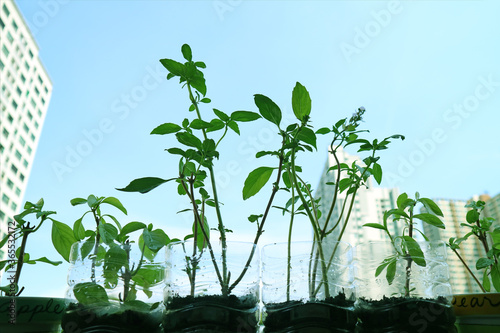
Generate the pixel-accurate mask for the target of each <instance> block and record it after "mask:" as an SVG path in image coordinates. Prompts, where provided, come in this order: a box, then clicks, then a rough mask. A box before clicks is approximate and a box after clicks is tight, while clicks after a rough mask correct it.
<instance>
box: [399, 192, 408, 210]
mask: <svg viewBox="0 0 500 333" xmlns="http://www.w3.org/2000/svg"><path fill="white" fill-rule="evenodd" d="M408 200H409V199H408V194H406V193H401V194H400V195H399V196H398V199H397V200H396V203H397V205H398V208H399V209H401V210H404V209H405V208H406V205H405V203H408Z"/></svg>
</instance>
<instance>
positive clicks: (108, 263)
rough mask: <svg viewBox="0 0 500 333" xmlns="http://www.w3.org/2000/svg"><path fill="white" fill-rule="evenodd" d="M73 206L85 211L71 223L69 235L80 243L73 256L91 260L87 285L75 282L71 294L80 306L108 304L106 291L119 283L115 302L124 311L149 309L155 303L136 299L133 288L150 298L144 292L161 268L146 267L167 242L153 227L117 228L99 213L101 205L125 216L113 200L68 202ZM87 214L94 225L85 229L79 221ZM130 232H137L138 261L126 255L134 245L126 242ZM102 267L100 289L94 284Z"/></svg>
mask: <svg viewBox="0 0 500 333" xmlns="http://www.w3.org/2000/svg"><path fill="white" fill-rule="evenodd" d="M71 204H72V205H73V206H78V205H86V206H87V207H88V210H87V211H85V213H84V214H83V215H82V216H81V217H80V218H79V219H77V220H76V221H75V223H74V224H73V229H72V233H73V236H74V238H75V240H76V241H79V242H81V244H82V245H81V247H80V248H79V249H80V253H78V254H73V255H75V256H78V257H80V258H89V259H90V260H91V263H92V264H91V265H92V267H91V276H90V281H89V282H82V283H78V284H76V285H75V286H74V288H73V292H74V295H75V298H76V299H77V301H78V302H79V303H80V304H82V305H109V304H110V299H109V297H108V293H107V292H106V288H110V289H112V288H115V287H116V286H117V285H118V283H119V281H122V282H123V291H122V292H121V293H120V294H119V298H118V300H114V301H119V302H120V303H121V304H123V305H124V306H125V307H126V308H127V307H132V308H136V309H140V310H146V311H147V310H150V309H152V307H157V306H158V304H153V305H152V306H151V305H148V304H146V303H144V302H141V301H139V300H137V299H136V298H137V297H136V296H137V287H138V286H140V287H141V290H142V291H143V292H144V293H145V294H146V295H147V297H151V296H152V292H151V291H150V290H149V289H148V288H149V287H150V286H151V285H155V284H157V283H159V282H161V281H162V280H163V267H161V266H158V265H149V264H148V263H150V262H152V261H153V260H154V258H155V256H156V255H157V253H158V251H160V250H161V249H162V248H163V247H164V246H165V245H167V244H168V243H169V242H170V241H171V240H170V238H169V237H168V236H167V235H166V234H165V232H164V231H163V230H161V229H153V225H152V224H149V225H146V224H145V223H142V222H138V221H133V222H129V223H127V224H125V225H123V226H122V225H121V224H120V222H119V221H118V219H117V218H116V217H115V216H113V215H111V214H108V213H106V214H105V213H103V211H102V208H103V206H104V205H107V206H112V207H115V208H116V209H118V210H119V211H121V212H122V213H123V214H125V215H127V210H126V209H125V207H124V206H123V205H122V203H121V202H120V201H119V200H118V199H117V198H115V197H96V196H94V195H89V196H88V197H87V198H86V199H85V198H74V199H72V200H71ZM87 215H89V216H91V217H92V220H93V221H94V222H95V226H94V227H92V228H89V229H85V227H84V224H83V221H84V219H85V217H86V216H87ZM133 232H141V235H140V236H139V239H138V241H137V246H138V247H139V249H140V251H141V258H140V259H139V261H138V262H135V263H134V262H132V263H131V258H130V253H131V250H132V246H133V244H134V243H135V242H134V241H133V240H131V239H130V236H131V234H132V233H133ZM101 265H102V272H103V277H104V279H105V280H104V286H101V285H99V284H98V283H97V281H96V267H97V266H101Z"/></svg>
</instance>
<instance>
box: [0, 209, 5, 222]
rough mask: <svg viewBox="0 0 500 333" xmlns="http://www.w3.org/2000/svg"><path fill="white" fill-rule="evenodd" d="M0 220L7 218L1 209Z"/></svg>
mask: <svg viewBox="0 0 500 333" xmlns="http://www.w3.org/2000/svg"><path fill="white" fill-rule="evenodd" d="M0 220H2V221H3V220H5V213H4V212H2V211H1V210H0Z"/></svg>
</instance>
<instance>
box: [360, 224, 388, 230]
mask: <svg viewBox="0 0 500 333" xmlns="http://www.w3.org/2000/svg"><path fill="white" fill-rule="evenodd" d="M363 227H370V228H375V229H380V230H384V231H385V230H386V228H385V227H384V226H383V225H382V224H378V223H365V224H363Z"/></svg>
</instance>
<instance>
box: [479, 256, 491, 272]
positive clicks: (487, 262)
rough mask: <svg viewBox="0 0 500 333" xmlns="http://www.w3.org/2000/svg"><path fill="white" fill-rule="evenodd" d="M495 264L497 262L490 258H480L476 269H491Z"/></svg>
mask: <svg viewBox="0 0 500 333" xmlns="http://www.w3.org/2000/svg"><path fill="white" fill-rule="evenodd" d="M494 263H495V260H493V259H489V258H479V259H478V260H477V262H476V269H477V270H480V269H483V268H487V267H490V266H491V265H493V264H494Z"/></svg>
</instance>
